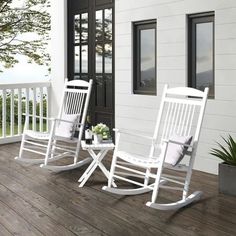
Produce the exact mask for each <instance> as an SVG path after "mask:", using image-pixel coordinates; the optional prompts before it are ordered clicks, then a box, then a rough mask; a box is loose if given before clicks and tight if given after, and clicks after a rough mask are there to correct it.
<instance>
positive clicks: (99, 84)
mask: <svg viewBox="0 0 236 236" xmlns="http://www.w3.org/2000/svg"><path fill="white" fill-rule="evenodd" d="M96 106H104V91H103V77H102V76H96Z"/></svg>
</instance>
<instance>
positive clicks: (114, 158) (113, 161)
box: [108, 156, 117, 188]
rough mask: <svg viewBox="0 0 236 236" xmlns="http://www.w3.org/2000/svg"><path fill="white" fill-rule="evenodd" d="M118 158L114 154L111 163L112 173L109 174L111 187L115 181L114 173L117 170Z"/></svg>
mask: <svg viewBox="0 0 236 236" xmlns="http://www.w3.org/2000/svg"><path fill="white" fill-rule="evenodd" d="M116 160H117V157H116V156H113V159H112V164H111V169H110V174H109V179H108V187H109V188H110V187H111V185H112V183H114V181H113V175H114V172H115V165H116Z"/></svg>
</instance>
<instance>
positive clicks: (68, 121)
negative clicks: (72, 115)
mask: <svg viewBox="0 0 236 236" xmlns="http://www.w3.org/2000/svg"><path fill="white" fill-rule="evenodd" d="M54 120H55V121H62V122H66V123H72V124H73V123H75V122H74V121H71V120H64V119H59V118H54ZM76 125H80V126H81V125H82V124H81V123H80V122H76Z"/></svg>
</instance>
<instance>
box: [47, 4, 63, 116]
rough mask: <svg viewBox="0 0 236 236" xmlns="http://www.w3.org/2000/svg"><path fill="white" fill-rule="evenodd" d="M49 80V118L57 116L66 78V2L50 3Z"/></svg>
mask: <svg viewBox="0 0 236 236" xmlns="http://www.w3.org/2000/svg"><path fill="white" fill-rule="evenodd" d="M51 17H52V18H51V39H52V42H51V59H52V61H51V68H52V72H51V78H52V86H51V89H50V90H51V91H50V93H49V94H50V98H49V102H50V103H49V107H50V109H49V112H50V114H49V116H57V113H58V110H59V103H60V101H61V99H60V98H61V95H62V89H63V84H64V79H65V78H66V76H67V60H66V58H67V0H57V1H51Z"/></svg>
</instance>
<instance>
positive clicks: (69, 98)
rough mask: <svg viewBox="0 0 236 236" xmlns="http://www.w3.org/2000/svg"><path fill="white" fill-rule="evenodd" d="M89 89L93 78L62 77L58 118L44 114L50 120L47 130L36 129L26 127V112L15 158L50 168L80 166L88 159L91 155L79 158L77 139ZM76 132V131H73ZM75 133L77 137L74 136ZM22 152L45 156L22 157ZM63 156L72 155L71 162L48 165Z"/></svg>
mask: <svg viewBox="0 0 236 236" xmlns="http://www.w3.org/2000/svg"><path fill="white" fill-rule="evenodd" d="M91 89H92V80H90V81H89V82H86V81H83V80H72V81H67V80H66V81H65V85H64V91H63V96H62V102H61V107H60V111H59V115H58V118H46V117H40V116H36V118H41V119H44V120H48V121H49V122H51V123H50V126H49V127H50V131H49V132H38V131H33V130H30V129H29V117H30V116H31V115H29V114H26V120H25V126H24V132H23V135H22V141H21V146H20V152H19V156H17V157H15V159H16V160H18V161H22V162H25V163H31V164H40V163H43V164H41V165H40V167H42V168H46V169H49V170H53V171H64V170H70V169H74V168H77V167H80V166H82V165H84V164H86V163H88V162H90V161H91V158H86V159H83V160H80V161H79V160H78V155H79V151H80V143H81V139H82V134H83V130H84V124H85V119H86V114H87V110H88V105H89V98H90V94H91ZM76 131H77V132H78V135H77V136H76V135H75V132H76ZM75 136H76V137H75ZM23 152H30V153H34V154H36V155H37V154H38V155H42V156H44V158H27V157H23ZM63 157H72V158H73V163H71V164H66V165H58V164H57V165H49V163H50V162H54V161H57V160H59V159H61V158H63Z"/></svg>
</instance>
